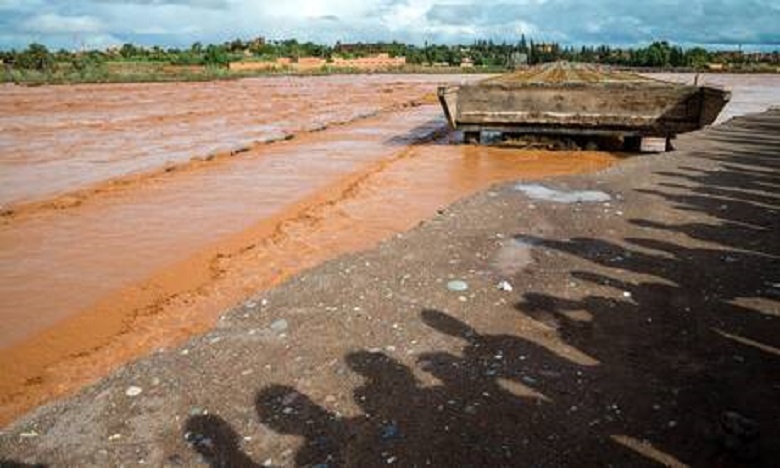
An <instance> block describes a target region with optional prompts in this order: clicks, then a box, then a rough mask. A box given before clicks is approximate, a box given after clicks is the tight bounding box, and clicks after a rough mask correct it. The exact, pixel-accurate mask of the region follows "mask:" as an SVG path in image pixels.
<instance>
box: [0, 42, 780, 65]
mask: <svg viewBox="0 0 780 468" xmlns="http://www.w3.org/2000/svg"><path fill="white" fill-rule="evenodd" d="M377 53H387V54H389V55H390V56H392V57H400V56H403V57H406V61H407V63H408V64H411V65H448V66H459V65H460V64H461V63H463V61H465V60H468V61H470V62H471V63H472V64H473V65H474V66H477V67H490V68H502V67H509V68H511V67H514V66H517V65H519V64H528V65H535V64H539V63H545V62H552V61H557V60H566V61H571V62H587V63H597V64H606V65H616V66H623V67H640V68H694V69H698V68H702V67H704V66H706V65H707V64H709V63H713V62H715V63H729V64H750V63H770V64H778V63H780V61H779V60H778V52H777V51H774V52H771V53H764V54H743V53H742V52H735V51H708V50H707V49H705V48H703V47H692V48H683V47H682V46H679V45H673V44H670V43H669V42H666V41H657V42H653V43H652V44H650V45H648V46H646V47H613V46H609V45H600V46H581V47H574V46H565V45H561V44H559V43H554V42H552V43H551V42H544V43H540V42H534V41H533V40H532V39H531V40H526V38H525V36H523V37H522V38H521V39H520V41H518V42H517V43H507V42H502V43H497V42H494V41H490V40H478V41H475V42H474V43H472V44H468V45H463V44H460V45H443V44H428V43H426V44H425V45H423V46H416V45H411V44H403V43H400V42H389V43H378V44H364V43H357V44H342V43H336V44H335V45H333V46H330V45H323V44H316V43H313V42H298V41H297V40H295V39H288V40H278V41H266V40H264V39H263V38H257V39H251V40H241V39H235V40H232V41H229V42H225V43H222V44H209V45H204V44H202V43H200V42H196V43H194V44H192V46H190V47H188V48H177V47H170V48H163V47H159V46H152V47H142V46H137V45H134V44H130V43H128V44H124V45H122V46H120V47H111V48H108V49H105V50H85V51H75V52H74V51H68V50H65V49H60V50H57V51H50V50H49V49H48V48H47V47H46V46H44V45H42V44H30V45H29V46H28V47H27V48H26V49H23V50H6V51H0V59H2V61H3V64H4V65H5V66H6V68H9V67H12V68H17V69H23V70H35V71H38V72H43V73H46V72H51V71H53V70H55V69H56V68H57V67H58V66H63V64H64V66H66V67H68V68H69V69H70V70H71V71H72V72H75V73H86V72H90V73H94V72H95V70H100V69H101V67H103V66H104V64H105V63H106V62H158V63H166V64H171V65H198V66H207V67H217V68H219V67H223V68H224V67H226V66H227V65H228V64H229V63H230V62H235V61H246V60H275V59H276V58H279V57H289V58H292V59H293V60H296V59H297V58H300V57H320V58H323V59H326V60H330V59H332V58H333V57H334V56H341V57H344V58H355V57H363V56H369V55H374V54H377ZM518 62H520V63H518Z"/></svg>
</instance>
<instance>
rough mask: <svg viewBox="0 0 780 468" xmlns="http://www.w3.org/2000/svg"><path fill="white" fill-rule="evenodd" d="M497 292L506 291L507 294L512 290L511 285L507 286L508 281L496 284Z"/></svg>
mask: <svg viewBox="0 0 780 468" xmlns="http://www.w3.org/2000/svg"><path fill="white" fill-rule="evenodd" d="M496 287H497V288H498V290H499V291H506V292H509V291H511V290H512V285H511V284H509V281H501V282H500V283H498V286H496Z"/></svg>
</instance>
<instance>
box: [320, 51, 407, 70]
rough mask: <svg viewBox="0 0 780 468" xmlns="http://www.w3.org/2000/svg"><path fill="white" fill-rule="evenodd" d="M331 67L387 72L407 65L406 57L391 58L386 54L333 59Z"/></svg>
mask: <svg viewBox="0 0 780 468" xmlns="http://www.w3.org/2000/svg"><path fill="white" fill-rule="evenodd" d="M330 65H332V66H334V67H337V68H355V69H358V70H366V71H373V70H387V69H390V68H399V67H402V66H404V65H406V57H390V55H389V54H386V53H382V54H376V55H372V56H370V57H358V58H353V59H345V58H342V57H333V61H332V62H331V63H330Z"/></svg>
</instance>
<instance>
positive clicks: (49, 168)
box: [0, 76, 618, 425]
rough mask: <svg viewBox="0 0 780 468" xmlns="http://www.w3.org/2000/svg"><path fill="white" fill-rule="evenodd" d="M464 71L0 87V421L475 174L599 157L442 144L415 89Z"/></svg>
mask: <svg viewBox="0 0 780 468" xmlns="http://www.w3.org/2000/svg"><path fill="white" fill-rule="evenodd" d="M477 78H478V77H473V76H472V77H465V76H464V77H461V76H332V77H309V78H258V79H249V80H242V81H235V82H218V83H194V84H156V85H151V84H150V85H96V86H93V85H88V86H68V87H44V88H18V87H5V88H0V109H2V113H0V135H1V136H2V138H0V202H2V203H3V204H4V206H5V210H6V212H5V214H4V215H3V217H2V218H0V323H1V324H2V325H1V326H0V372H1V373H2V375H3V378H2V380H0V425H2V424H4V423H7V422H8V421H10V420H12V419H13V418H14V417H16V416H18V415H19V414H21V413H22V412H24V411H25V410H27V409H29V408H31V407H33V406H35V405H37V404H40V403H41V402H43V401H46V400H48V399H50V398H52V397H56V396H59V395H63V394H65V393H68V392H72V391H74V390H76V389H78V388H79V387H80V386H82V385H84V384H85V383H88V382H90V381H92V380H94V379H96V378H98V377H100V376H101V375H105V373H107V372H108V371H109V370H111V369H112V368H115V367H116V366H118V365H120V364H122V363H123V362H127V361H128V360H130V359H133V358H136V357H138V356H140V355H143V354H145V353H148V352H150V351H152V350H154V349H157V348H161V347H167V346H172V345H174V344H176V343H179V342H181V341H182V340H184V339H186V338H187V337H188V336H191V335H192V334H195V333H199V332H202V331H204V330H206V329H208V328H209V327H210V326H212V325H213V324H214V322H215V320H216V319H217V318H218V316H219V315H220V314H221V313H222V312H223V311H224V310H225V309H226V308H228V307H230V306H232V305H235V304H237V303H239V302H241V301H242V300H245V299H246V298H247V297H249V296H252V295H254V294H257V293H258V291H262V290H264V289H267V288H270V287H272V286H274V285H276V284H278V283H279V282H281V281H283V280H285V279H286V278H289V277H290V276H291V275H293V274H295V273H297V272H299V271H301V270H303V269H306V268H309V267H312V266H315V265H317V264H318V263H321V262H323V261H325V260H327V259H330V258H333V257H336V256H338V255H341V254H343V253H348V252H353V251H357V250H361V249H365V248H369V247H371V246H373V245H376V244H377V243H378V242H379V241H381V240H383V239H386V238H388V237H390V236H391V235H393V234H395V233H398V232H401V231H405V230H408V229H410V228H411V227H413V226H415V225H416V224H417V223H419V222H420V221H421V220H424V219H426V218H429V217H431V216H432V215H433V214H435V212H436V210H437V209H439V208H441V207H443V206H446V205H448V204H450V203H452V202H454V201H455V200H457V199H459V198H462V197H465V196H467V195H470V194H473V193H475V192H477V191H479V190H482V189H485V188H486V187H489V186H490V185H492V184H494V183H497V182H501V181H506V180H515V179H521V178H522V179H533V178H542V177H548V176H553V175H563V174H573V173H582V172H588V171H596V170H599V169H602V168H605V167H608V166H609V165H611V164H613V163H615V162H616V161H617V159H618V157H617V156H616V155H613V154H609V153H600V152H576V153H570V152H539V151H518V150H513V149H507V148H497V147H486V146H480V147H476V146H467V145H461V144H458V143H457V141H456V139H457V136H456V135H450V134H448V133H447V130H446V127H445V125H444V122H443V118H442V116H441V112H440V109H439V108H438V106H437V105H436V104H435V103H434V101H433V99H432V98H431V93H432V92H433V91H435V87H436V85H437V84H439V83H459V82H462V81H464V80H473V79H477ZM269 142H272V143H269Z"/></svg>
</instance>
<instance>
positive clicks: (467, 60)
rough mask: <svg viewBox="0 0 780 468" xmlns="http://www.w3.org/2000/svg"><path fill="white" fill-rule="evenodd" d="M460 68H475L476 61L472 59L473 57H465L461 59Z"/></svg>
mask: <svg viewBox="0 0 780 468" xmlns="http://www.w3.org/2000/svg"><path fill="white" fill-rule="evenodd" d="M460 68H474V61H473V60H471V57H464V58H463V60H461V61H460Z"/></svg>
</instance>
